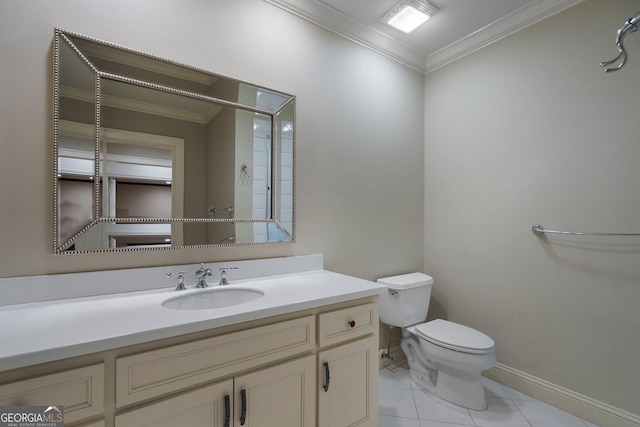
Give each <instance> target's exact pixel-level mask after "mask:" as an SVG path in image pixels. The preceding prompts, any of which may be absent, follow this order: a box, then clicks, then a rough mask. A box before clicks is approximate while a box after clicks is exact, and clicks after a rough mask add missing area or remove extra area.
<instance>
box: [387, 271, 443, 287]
mask: <svg viewBox="0 0 640 427" xmlns="http://www.w3.org/2000/svg"><path fill="white" fill-rule="evenodd" d="M378 283H380V284H383V285H386V286H387V287H389V288H391V289H411V288H417V287H419V286H425V285H432V284H433V278H432V277H431V276H427V275H426V274H424V273H408V274H400V275H398V276H391V277H383V278H381V279H378Z"/></svg>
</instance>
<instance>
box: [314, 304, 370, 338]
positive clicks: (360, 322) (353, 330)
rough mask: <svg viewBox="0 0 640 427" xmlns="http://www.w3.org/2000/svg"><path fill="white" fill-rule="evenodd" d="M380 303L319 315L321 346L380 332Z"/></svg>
mask: <svg viewBox="0 0 640 427" xmlns="http://www.w3.org/2000/svg"><path fill="white" fill-rule="evenodd" d="M378 322H379V321H378V304H377V303H371V304H363V305H358V306H355V307H349V308H345V309H343V310H337V311H332V312H329V313H323V314H320V315H319V316H318V328H319V332H318V336H319V340H320V347H324V346H327V345H332V344H337V343H340V342H343V341H346V340H350V339H353V338H357V337H361V336H363V335H367V334H372V333H373V334H376V335H377V333H378Z"/></svg>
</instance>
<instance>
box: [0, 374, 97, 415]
mask: <svg viewBox="0 0 640 427" xmlns="http://www.w3.org/2000/svg"><path fill="white" fill-rule="evenodd" d="M40 405H47V406H48V405H57V406H64V421H65V423H69V422H74V421H78V420H82V419H85V418H89V417H93V416H96V415H100V414H102V412H103V410H104V364H102V363H101V364H98V365H93V366H87V367H84V368H78V369H72V370H69V371H64V372H58V373H56V374H51V375H45V376H41V377H36V378H31V379H28V380H23V381H16V382H13V383H8V384H4V385H1V386H0V406H40Z"/></svg>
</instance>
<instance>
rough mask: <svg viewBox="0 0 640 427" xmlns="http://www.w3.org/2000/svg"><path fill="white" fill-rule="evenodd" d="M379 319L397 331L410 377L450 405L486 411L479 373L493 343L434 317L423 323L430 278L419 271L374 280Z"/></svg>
mask: <svg viewBox="0 0 640 427" xmlns="http://www.w3.org/2000/svg"><path fill="white" fill-rule="evenodd" d="M378 283H380V284H382V285H385V286H387V288H388V292H384V293H383V294H381V296H380V320H381V321H382V322H384V323H386V324H387V325H390V326H397V327H401V328H402V342H401V344H400V345H401V347H402V350H403V351H404V353H405V355H406V356H407V361H408V362H409V368H410V372H411V379H412V380H413V381H414V382H415V383H416V384H418V385H419V386H420V387H422V388H424V389H425V390H428V391H430V392H432V393H433V394H435V395H436V396H438V397H440V398H442V399H444V400H447V401H449V402H451V403H454V404H456V405H459V406H462V407H465V408H468V409H476V410H484V409H487V400H486V398H485V395H484V386H483V385H482V377H481V375H480V374H481V372H482V371H484V370H486V369H489V368H491V367H492V366H493V365H494V364H495V363H496V354H495V349H494V346H495V343H494V342H493V340H492V339H491V338H489V337H488V336H486V335H485V334H483V333H482V332H479V331H476V330H475V329H472V328H469V327H467V326H463V325H459V324H457V323H453V322H449V321H447V320H442V319H436V320H432V321H430V322H425V319H426V318H427V311H428V310H429V298H430V297H431V287H432V285H433V279H432V278H431V277H430V276H427V275H426V274H422V273H410V274H402V275H399V276H393V277H385V278H382V279H378Z"/></svg>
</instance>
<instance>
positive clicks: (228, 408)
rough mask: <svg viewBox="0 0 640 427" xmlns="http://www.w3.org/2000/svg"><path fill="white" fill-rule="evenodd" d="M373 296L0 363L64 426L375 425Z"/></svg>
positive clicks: (5, 389)
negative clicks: (59, 408) (30, 361)
mask: <svg viewBox="0 0 640 427" xmlns="http://www.w3.org/2000/svg"><path fill="white" fill-rule="evenodd" d="M377 347H378V297H377V295H376V296H369V297H363V298H359V299H354V300H348V301H342V302H336V303H333V304H329V305H321V306H318V307H315V308H307V309H303V310H300V311H296V312H285V313H283V314H280V315H271V316H268V317H264V318H257V319H255V320H250V321H246V322H244V323H237V324H231V325H226V326H221V327H215V328H213V329H209V330H204V331H199V332H197V333H194V334H191V335H176V336H174V337H169V338H162V339H159V340H157V341H150V342H143V343H139V344H135V345H130V346H126V347H117V348H111V349H108V350H104V351H100V352H95V353H91V354H85V355H81V356H77V357H76V358H67V359H61V360H58V361H52V362H48V363H45V364H39V365H35V366H24V367H21V368H18V369H15V370H12V371H4V372H1V373H0V405H49V404H52V405H55V404H58V405H59V404H62V405H64V406H65V425H69V427H142V426H154V427H158V426H159V427H162V426H166V427H169V426H171V427H175V426H182V427H201V426H202V427H205V426H206V427H238V426H242V427H349V426H356V425H357V426H359V427H376V426H377V425H378V394H377V393H378V386H377V378H378V376H377V367H378V360H377V359H378V355H377Z"/></svg>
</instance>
